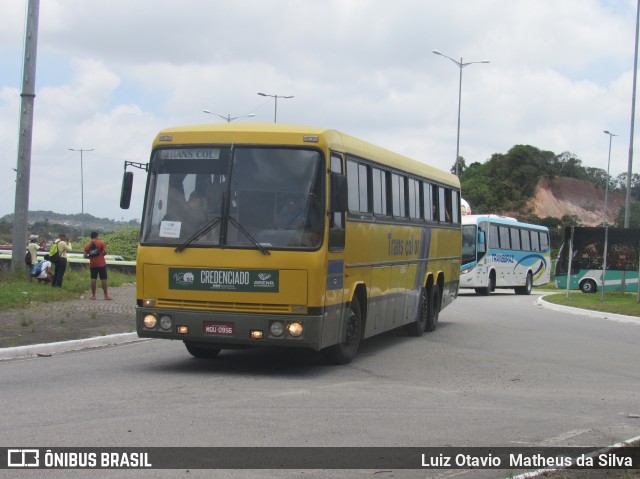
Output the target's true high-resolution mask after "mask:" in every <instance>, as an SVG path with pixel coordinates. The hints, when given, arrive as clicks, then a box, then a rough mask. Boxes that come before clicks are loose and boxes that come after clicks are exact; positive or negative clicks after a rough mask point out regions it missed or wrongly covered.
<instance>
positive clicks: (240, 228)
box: [227, 215, 271, 255]
mask: <svg viewBox="0 0 640 479" xmlns="http://www.w3.org/2000/svg"><path fill="white" fill-rule="evenodd" d="M227 219H228V220H229V222H230V223H233V225H234V226H235V227H236V228H238V230H240V231H241V232H242V233H243V234H244V235H245V236H246V237H247V238H248V239H249V241H251V242H252V243H253V244H254V245H255V247H256V248H258V249H259V250H260V252H261V253H262V254H264V255H270V254H271V253H270V252H269V250H268V249H267V248H265V247H264V246H262V245H261V244H260V243H259V242H258V240H256V239H255V238H254V237H253V236H251V233H249V232H248V231H247V230H246V229H245V228H244V227H243V226H242V225H241V224H240V223H239V222H238V221H237V220H236V219H235V218H234V217H233V216H231V215H228V216H227Z"/></svg>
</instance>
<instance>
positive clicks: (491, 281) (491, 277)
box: [475, 271, 496, 296]
mask: <svg viewBox="0 0 640 479" xmlns="http://www.w3.org/2000/svg"><path fill="white" fill-rule="evenodd" d="M495 289H496V277H495V273H494V272H493V271H492V272H491V273H489V282H488V283H487V287H486V288H475V290H476V294H481V295H482V296H489V295H490V294H491V292H492V291H494V290H495Z"/></svg>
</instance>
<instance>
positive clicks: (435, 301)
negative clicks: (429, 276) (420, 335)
mask: <svg viewBox="0 0 640 479" xmlns="http://www.w3.org/2000/svg"><path fill="white" fill-rule="evenodd" d="M439 318H440V289H439V288H438V287H437V286H435V285H434V286H433V287H432V288H431V290H430V293H429V308H428V315H427V324H426V326H425V329H424V330H425V331H426V332H428V333H431V332H433V331H435V330H436V328H437V327H438V319H439Z"/></svg>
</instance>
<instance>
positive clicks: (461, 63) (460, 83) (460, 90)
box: [433, 50, 490, 176]
mask: <svg viewBox="0 0 640 479" xmlns="http://www.w3.org/2000/svg"><path fill="white" fill-rule="evenodd" d="M433 53H435V54H436V55H440V56H441V57H445V58H448V59H449V60H451V61H452V62H453V63H455V64H456V65H457V66H458V68H459V69H460V79H459V81H458V134H457V138H456V162H455V165H456V176H459V168H458V165H459V160H460V110H461V106H462V69H463V68H464V67H467V66H469V65H473V64H474V63H490V62H489V60H482V61H479V62H466V63H465V62H463V61H462V58H460V61H458V60H454V59H453V58H451V57H450V56H447V55H445V54H444V53H441V52H440V51H439V50H433Z"/></svg>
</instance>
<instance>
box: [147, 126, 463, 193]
mask: <svg viewBox="0 0 640 479" xmlns="http://www.w3.org/2000/svg"><path fill="white" fill-rule="evenodd" d="M314 137H317V138H314ZM210 143H221V144H225V143H226V144H231V143H236V144H255V145H271V144H273V145H278V144H286V145H300V146H320V147H326V148H329V149H330V150H333V151H337V152H340V153H350V154H353V155H355V156H359V157H361V158H364V159H367V160H370V161H373V162H376V163H380V164H381V165H386V166H389V167H391V168H395V169H398V170H402V171H406V172H407V173H410V174H411V173H412V174H415V175H417V176H423V177H427V178H430V179H433V180H435V181H437V182H439V183H442V184H446V185H450V186H453V187H455V188H459V187H460V181H459V180H458V178H457V177H456V176H455V175H452V174H450V173H447V172H445V171H442V170H440V169H438V168H436V167H434V166H431V165H428V164H426V163H423V162H420V161H416V160H413V159H411V158H408V157H406V156H403V155H400V154H398V153H394V152H392V151H389V150H386V149H385V148H382V147H379V146H376V145H373V144H371V143H368V142H366V141H364V140H360V139H358V138H355V137H353V136H350V135H347V134H345V133H341V132H339V131H336V130H332V129H327V128H319V127H312V126H303V125H287V124H282V123H214V124H202V125H190V126H180V127H174V128H166V129H164V130H162V131H160V132H159V133H158V135H157V136H156V138H155V140H154V141H153V148H154V149H155V148H158V147H162V146H168V145H187V144H189V145H196V144H199V145H202V144H210Z"/></svg>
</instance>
